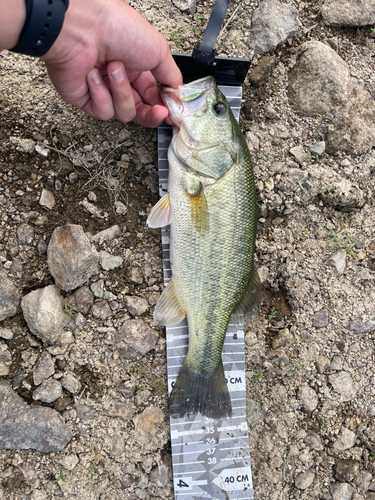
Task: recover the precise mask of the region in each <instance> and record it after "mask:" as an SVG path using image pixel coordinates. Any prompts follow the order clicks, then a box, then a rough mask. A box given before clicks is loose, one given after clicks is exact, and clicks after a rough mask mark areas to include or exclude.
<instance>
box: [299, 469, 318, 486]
mask: <svg viewBox="0 0 375 500" xmlns="http://www.w3.org/2000/svg"><path fill="white" fill-rule="evenodd" d="M314 478H315V474H314V473H313V472H311V471H309V470H308V471H306V472H299V473H298V474H297V475H296V478H295V480H294V484H295V487H296V488H298V489H299V490H306V489H307V488H308V487H309V486H311V485H312V483H313V481H314Z"/></svg>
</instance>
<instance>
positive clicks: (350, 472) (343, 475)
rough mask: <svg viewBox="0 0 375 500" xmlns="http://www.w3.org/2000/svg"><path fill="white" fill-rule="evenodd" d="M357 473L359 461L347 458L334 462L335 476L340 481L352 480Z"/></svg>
mask: <svg viewBox="0 0 375 500" xmlns="http://www.w3.org/2000/svg"><path fill="white" fill-rule="evenodd" d="M358 473H359V462H357V461H356V460H352V459H351V458H348V459H347V460H338V461H337V463H336V472H335V478H336V479H337V480H338V481H342V482H352V481H353V480H354V478H355V477H356V476H357V475H358Z"/></svg>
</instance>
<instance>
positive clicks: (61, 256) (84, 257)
mask: <svg viewBox="0 0 375 500" xmlns="http://www.w3.org/2000/svg"><path fill="white" fill-rule="evenodd" d="M47 255H48V266H49V270H50V272H51V274H52V276H53V278H54V280H55V282H56V285H57V286H58V287H59V288H61V289H62V290H66V291H68V290H74V289H75V288H77V287H78V286H80V285H82V284H83V283H85V282H86V281H87V280H88V279H89V278H90V277H91V276H92V275H93V274H95V273H97V272H98V260H99V255H98V253H97V251H96V250H95V249H94V248H92V247H91V245H90V242H89V240H88V238H87V236H86V235H85V233H84V232H83V229H82V227H81V226H77V225H75V224H68V225H67V226H61V227H58V228H56V229H55V230H54V232H53V234H52V237H51V241H50V242H49V245H48V252H47Z"/></svg>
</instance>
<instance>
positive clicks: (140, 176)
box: [0, 0, 375, 500]
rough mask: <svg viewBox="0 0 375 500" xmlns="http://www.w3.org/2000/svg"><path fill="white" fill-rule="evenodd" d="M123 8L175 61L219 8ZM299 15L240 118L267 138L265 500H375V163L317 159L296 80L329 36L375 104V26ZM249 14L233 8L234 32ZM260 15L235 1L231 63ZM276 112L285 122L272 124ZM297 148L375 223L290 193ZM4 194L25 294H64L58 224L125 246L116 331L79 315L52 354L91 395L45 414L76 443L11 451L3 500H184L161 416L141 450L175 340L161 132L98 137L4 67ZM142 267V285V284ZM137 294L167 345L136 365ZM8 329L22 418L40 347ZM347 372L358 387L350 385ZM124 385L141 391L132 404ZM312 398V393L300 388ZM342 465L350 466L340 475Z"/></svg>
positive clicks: (36, 75) (32, 72) (314, 121)
mask: <svg viewBox="0 0 375 500" xmlns="http://www.w3.org/2000/svg"><path fill="white" fill-rule="evenodd" d="M129 3H130V4H131V5H132V6H133V7H135V8H136V9H137V10H139V11H140V12H141V13H142V14H143V15H144V16H145V17H146V18H147V19H148V20H149V22H151V23H152V24H153V25H154V26H155V27H156V28H157V29H158V30H159V31H160V32H161V33H162V34H163V35H164V36H165V38H166V39H167V40H168V42H169V45H170V48H171V50H172V51H173V52H179V53H191V51H192V49H193V47H194V46H195V45H196V44H197V43H198V42H199V40H200V39H201V37H202V34H203V32H204V29H205V26H206V22H207V20H208V17H209V15H210V12H211V10H212V7H213V4H214V2H213V1H205V2H197V4H198V5H197V12H196V14H195V15H190V14H186V13H181V12H180V10H179V9H178V7H176V5H174V3H172V2H171V1H170V0H160V1H159V0H158V1H156V0H147V1H143V2H141V1H138V0H137V1H134V2H129ZM291 3H292V4H293V5H294V6H295V7H296V8H297V10H298V15H299V21H300V27H299V32H298V34H297V36H296V37H295V38H294V39H293V40H288V41H287V42H285V43H283V44H281V45H279V47H278V48H277V49H276V51H275V52H274V53H273V54H272V55H273V56H274V60H273V63H272V68H271V70H270V71H269V72H268V73H267V74H266V76H265V78H264V80H263V81H262V82H261V84H260V86H258V87H254V86H253V85H251V83H250V79H249V77H248V78H247V79H246V81H245V84H244V88H243V90H244V101H243V105H242V112H241V120H240V124H241V127H242V130H243V132H244V133H245V134H249V133H251V134H253V136H255V139H254V138H253V139H252V141H253V145H254V149H253V151H252V157H253V162H254V172H255V176H256V183H257V189H258V203H259V209H260V210H259V212H260V213H259V217H260V222H259V226H258V236H257V249H256V261H257V266H258V268H259V269H260V275H261V278H262V281H263V302H262V305H261V308H260V311H259V313H258V315H257V317H256V319H255V321H254V322H253V323H252V324H251V325H248V328H247V331H246V338H245V341H246V363H247V372H246V378H247V393H248V399H249V401H248V405H249V408H248V423H249V433H250V444H251V457H252V471H253V479H254V498H255V499H259V500H287V499H288V500H289V499H301V500H302V499H303V500H307V499H313V498H319V499H327V500H328V499H331V498H333V497H332V495H331V493H330V491H331V489H330V488H331V486H332V485H333V484H336V483H337V484H347V485H351V486H350V487H352V488H353V492H352V496H350V497H349V496H348V497H347V498H348V499H349V500H351V499H353V500H360V499H361V498H362V499H363V498H364V499H368V500H371V499H374V498H375V482H372V481H373V479H372V478H373V474H375V425H374V417H375V387H374V382H375V376H374V361H375V359H374V357H375V354H374V337H375V326H374V328H373V329H371V328H369V330H370V331H368V332H366V331H364V330H366V329H365V328H362V330H361V328H360V327H358V328H356V327H355V324H354V323H353V322H354V321H357V324H360V325H366V324H370V325H371V324H372V323H371V322H372V321H373V322H375V319H374V318H375V308H374V303H375V302H374V301H375V286H374V276H375V217H374V212H375V193H374V185H375V151H374V149H372V150H370V151H368V152H367V153H365V154H363V155H361V156H356V157H350V156H348V155H346V154H344V153H341V152H338V153H337V154H336V155H333V156H330V155H328V154H326V153H324V154H322V155H321V156H319V157H315V158H314V157H312V155H311V154H310V155H309V154H307V152H308V151H310V149H311V147H312V145H313V144H315V143H316V142H318V141H320V140H322V137H323V134H324V126H325V125H324V123H323V124H322V123H321V122H322V118H320V117H319V116H317V117H314V118H304V117H300V116H297V115H296V113H295V112H294V111H293V110H292V109H291V107H290V106H289V103H288V98H287V84H288V80H287V78H288V73H287V69H288V64H289V61H290V60H291V58H292V56H293V53H294V51H295V49H296V47H298V46H299V45H300V44H301V43H303V42H305V41H307V40H324V39H326V38H335V39H337V40H338V42H339V44H340V51H339V54H340V56H341V57H342V58H343V59H344V60H345V61H346V62H347V63H348V65H349V66H350V68H351V70H352V72H353V74H355V75H359V76H358V77H359V78H362V82H363V84H364V86H365V87H366V89H367V90H368V91H369V92H370V94H371V95H372V96H373V97H374V98H375V79H374V78H373V75H374V70H375V57H374V55H373V52H371V50H373V49H371V50H367V49H368V47H369V44H370V43H372V44H374V43H375V42H374V39H372V38H371V35H372V32H371V30H370V28H361V29H351V28H345V29H344V28H332V27H327V26H325V25H324V23H323V21H322V15H321V10H320V9H319V4H318V2H316V1H312V2H307V3H305V2H298V1H292V2H291ZM237 5H238V2H232V3H231V5H230V8H229V13H228V14H227V19H229V17H230V15H231V14H232V13H233V12H234V10H235V8H236V7H237ZM255 7H256V4H250V2H248V1H243V2H241V6H240V8H239V9H238V11H237V13H236V15H235V16H234V17H233V19H232V21H231V22H230V23H229V25H228V27H227V28H226V31H225V32H224V33H223V36H222V38H221V42H222V45H221V46H220V49H219V55H222V56H230V57H244V58H246V57H247V56H248V53H249V48H248V47H249V39H248V30H249V28H250V21H251V13H252V11H253V10H254V8H255ZM365 49H366V50H365ZM259 59H260V58H259V57H256V58H255V60H254V62H253V65H252V69H254V68H255V67H256V64H258V61H259ZM270 107H271V108H273V109H276V110H277V115H278V118H277V120H274V118H272V116H271V114H270ZM283 134H284V135H283ZM253 136H252V137H253ZM14 138H16V139H14ZM18 139H30V140H32V141H34V143H35V144H39V145H40V146H42V148H41V150H42V153H38V152H37V151H35V150H34V149H33V150H32V151H31V152H26V151H23V150H22V148H20V147H19V141H18ZM298 145H302V146H303V148H304V149H305V151H306V160H305V164H304V165H303V166H302V168H301V170H302V171H308V172H311V173H312V174H314V172H315V171H317V169H322V168H323V169H325V170H326V171H333V172H340V174H341V175H343V176H344V177H346V178H348V179H350V180H351V182H352V183H353V184H354V185H355V186H358V189H360V190H361V192H362V193H363V197H364V204H363V207H362V208H357V209H351V210H349V211H343V210H340V209H339V208H338V207H337V206H335V205H334V204H332V203H331V204H330V203H328V202H326V201H325V198H324V194H325V190H326V189H327V188H328V186H326V185H322V186H320V189H321V192H320V193H319V192H318V194H312V195H309V194H308V193H307V194H304V191H303V189H302V190H300V189H298V190H297V189H296V188H295V186H294V187H293V186H290V185H288V184H286V185H284V186H283V182H284V179H285V178H286V177H287V176H288V175H289V173H290V170H289V169H292V168H295V167H296V164H295V163H294V164H292V163H291V157H290V153H289V150H290V149H291V148H292V147H295V146H298ZM297 167H298V165H297ZM0 179H1V181H0V235H1V238H0V257H2V260H0V267H3V266H5V263H6V262H12V263H15V264H14V267H13V273H12V274H11V276H12V280H13V281H14V283H15V284H16V286H17V288H18V289H19V290H20V292H21V294H22V295H25V294H27V293H28V292H30V291H32V290H36V289H39V288H41V287H44V286H46V285H49V284H52V283H53V278H52V276H51V275H50V273H49V270H48V266H47V262H46V254H45V253H43V252H40V251H38V248H40V247H38V244H39V243H40V242H41V241H44V242H45V243H48V241H49V239H50V238H51V235H52V232H53V231H54V229H55V228H56V227H58V226H63V225H66V224H79V225H81V226H82V227H83V229H84V231H85V232H86V233H89V234H91V235H94V234H96V233H97V232H99V231H101V230H104V229H107V228H109V227H111V226H113V225H118V226H119V227H120V229H121V232H122V237H121V238H115V239H113V240H112V241H109V242H107V243H104V244H102V245H99V244H97V245H96V246H97V249H98V251H99V250H103V249H105V250H108V251H109V252H110V253H111V254H113V255H118V256H121V257H122V258H123V259H124V264H123V265H122V266H121V267H120V268H118V269H116V270H115V271H104V270H103V271H101V273H100V275H98V276H97V277H96V279H103V281H104V286H105V290H106V291H108V292H111V293H112V294H114V295H115V296H116V305H115V306H113V307H112V306H111V308H112V315H111V316H110V317H109V318H107V319H98V318H95V317H94V316H93V315H92V314H91V313H87V314H86V315H84V316H85V317H84V326H83V327H82V332H79V336H77V335H75V341H74V343H73V344H72V345H71V346H70V348H69V350H68V351H67V352H66V353H64V354H56V355H55V356H54V357H55V358H56V359H55V366H56V369H55V377H57V378H58V377H59V376H61V375H62V374H63V373H65V372H66V371H70V372H71V373H73V374H74V375H75V377H76V378H77V379H78V380H79V382H80V384H81V386H82V391H80V392H79V393H77V394H71V393H69V392H68V391H66V390H64V394H63V396H62V397H61V398H60V399H58V400H57V401H55V402H54V403H51V404H49V405H48V404H46V403H42V404H43V405H46V406H51V407H53V408H55V409H57V410H58V411H59V412H60V413H61V415H62V417H63V419H64V421H65V423H66V425H67V426H68V428H69V430H70V431H71V432H72V434H73V438H72V440H71V442H70V443H69V445H68V446H67V447H66V449H64V450H63V451H62V452H60V453H51V454H42V453H38V452H35V451H32V450H28V451H15V450H2V451H0V499H6V500H20V499H31V500H43V499H55V498H66V499H69V500H77V499H79V498H83V499H85V500H97V499H98V500H99V499H100V500H112V499H113V500H114V499H132V500H133V499H136V498H141V499H142V498H146V499H147V498H165V499H172V498H174V496H173V485H172V470H171V449H170V438H169V434H170V429H169V422H168V419H167V417H165V418H164V419H163V421H162V422H161V425H160V426H159V428H158V430H157V433H155V436H154V438H155V439H154V440H153V441H152V443H150V445H149V446H140V444H139V441H138V440H137V428H138V426H139V422H140V420H142V419H143V418H145V414H144V411H145V410H146V409H147V408H148V407H152V408H154V409H155V408H156V409H160V410H161V411H162V412H163V414H164V415H165V412H166V402H167V391H166V387H165V383H166V353H165V332H164V330H163V328H160V327H158V326H157V325H156V324H155V323H154V321H153V319H152V311H153V306H154V304H155V303H156V300H157V298H158V296H159V294H160V292H161V290H162V287H163V285H162V276H163V273H162V259H161V241H160V231H159V230H150V229H148V228H146V224H145V222H146V218H147V215H148V213H149V211H150V208H151V207H152V206H153V204H155V203H156V202H157V200H158V197H159V195H158V177H157V143H156V131H155V130H149V129H145V128H143V127H140V126H138V125H134V124H127V125H124V124H121V123H119V122H117V121H115V120H111V121H109V122H100V121H98V120H95V119H93V118H91V117H89V116H87V115H85V114H84V113H82V112H81V111H79V110H76V109H73V108H72V107H70V106H68V105H66V104H64V103H63V102H62V101H61V100H60V98H59V96H58V95H57V93H56V92H55V90H54V88H53V86H52V84H51V83H50V81H49V79H48V76H47V73H46V70H45V67H44V64H43V62H42V61H39V60H34V59H31V58H28V57H24V56H20V55H16V54H12V53H10V52H6V51H4V52H2V53H0ZM42 189H47V190H48V191H51V192H52V193H53V195H54V198H55V204H54V206H53V208H51V209H48V208H46V207H43V206H41V205H40V204H39V199H40V195H41V192H42ZM90 192H92V193H94V194H95V195H96V197H93V196H92V195H90V196H91V199H94V201H92V203H93V204H94V205H95V207H97V209H98V211H97V212H96V213H95V214H94V215H93V214H91V213H90V212H89V211H88V210H87V209H85V208H84V206H83V205H82V202H83V201H84V200H85V198H87V197H88V196H89V193H90ZM116 201H121V202H122V203H123V204H124V205H125V206H126V211H125V212H124V213H122V214H119V213H116V208H115V202H116ZM24 223H27V224H29V225H31V226H32V227H33V229H34V233H35V237H34V240H33V243H32V244H31V245H28V246H27V245H22V244H20V243H19V240H18V237H17V229H18V228H19V226H20V225H21V224H24ZM337 250H340V251H341V252H342V253H344V254H345V271H344V273H343V274H341V276H339V277H337V276H336V275H335V273H334V270H333V268H332V267H330V266H327V265H326V262H327V261H328V259H329V258H330V257H331V256H332V254H334V253H335V252H336V251H337ZM135 268H136V269H138V270H139V272H140V275H141V276H142V278H141V279H140V280H138V281H139V282H138V283H137V281H136V280H135V279H134V275H132V271H133V270H134V269H135ZM5 269H9V268H6V267H5ZM64 295H66V296H67V295H69V294H64ZM125 296H137V297H142V298H144V299H146V301H147V304H148V308H147V311H146V312H145V313H143V314H142V319H143V320H144V321H145V322H146V323H147V324H149V325H150V326H151V328H152V329H154V330H156V331H157V332H158V333H159V340H158V342H157V345H156V348H155V349H153V350H151V351H150V352H149V353H148V354H146V355H145V356H144V357H143V358H142V359H140V360H139V361H130V360H127V359H124V358H122V357H119V356H118V351H117V349H116V340H115V331H116V329H117V328H119V327H120V326H121V325H122V324H123V322H124V321H125V320H127V319H131V318H133V315H132V314H131V313H130V312H129V311H128V310H127V309H126V308H125V306H124V297H125ZM113 302H115V301H113ZM112 305H113V304H112ZM322 311H323V313H322ZM72 313H73V314H75V313H76V312H75V311H73V312H72ZM319 314H320V316H319ZM326 317H327V318H328V319H327V321H326V322H325V320H324V318H326ZM319 318H323V326H322V327H320V325H319V324H318V320H319ZM358 322H360V323H358ZM353 324H354V326H353ZM314 325H315V326H314ZM0 326H1V327H3V328H10V329H11V330H12V331H13V333H14V336H13V338H12V339H11V340H3V341H2V342H3V343H4V344H6V346H7V349H8V350H9V352H10V354H11V358H12V364H11V365H10V371H9V374H8V375H6V376H5V377H4V379H5V380H8V381H10V382H12V379H13V378H14V377H15V376H16V375H17V374H18V373H19V372H20V370H24V372H23V373H24V375H23V377H24V381H25V382H26V383H23V384H20V385H19V386H18V388H16V389H15V390H16V392H17V393H18V394H19V395H20V396H21V397H22V398H23V399H24V400H25V401H26V402H27V403H29V404H41V403H40V402H36V401H34V400H33V399H32V397H31V395H32V392H33V391H34V389H35V386H34V384H33V377H32V373H33V368H34V366H35V364H36V362H37V360H38V359H39V357H40V355H41V354H42V353H43V351H44V350H45V347H44V346H42V345H41V343H40V342H39V341H38V340H37V339H35V337H33V336H32V335H30V332H29V330H28V328H27V324H26V322H25V320H24V319H23V316H22V312H21V311H20V312H19V313H18V314H17V315H16V316H14V317H12V318H8V319H6V320H5V321H3V322H2V324H1V325H0ZM325 360H326V361H325ZM324 363H326V366H325V367H324ZM342 374H345V377H346V375H347V376H348V377H349V378H348V379H345V377H344V380H343V379H342V378H340V376H342ZM124 385H125V386H126V387H127V388H130V389H129V390H127V391H125V392H124V389H123V387H124ZM306 387H307V388H308V389H309V390H308V391H306V392H305V393H304V392H303V390H302V389H301V388H306ZM310 390H312V392H311V391H310ZM309 391H310V392H309ZM306 394H307V396H306ZM315 398H316V403H317V404H316V405H315V407H314V408H313V409H312V408H311V404H312V403H311V401H313V400H314V399H315ZM116 401H120V402H122V403H126V404H127V405H128V406H129V408H130V409H131V414H130V415H128V416H127V417H126V416H125V417H124V416H121V415H120V416H119V415H118V414H116V413H115V412H112V413H111V408H112V407H113V402H116ZM77 405H78V406H79V405H81V406H85V407H87V408H89V409H90V412H89V414H88V416H87V415H86V416H85V415H82V414H79V411H78V410H77ZM309 405H310V406H309ZM346 430H349V431H350V432H351V433H354V435H355V436H354V442H353V443H352V445H351V446H350V447H348V448H347V449H344V450H341V449H340V447H339V446H338V445H337V442H338V440H339V439H340V436H342V434H343V432H344V434H345V432H346ZM351 435H352V434H351ZM341 463H344V464H346V469H345V471H346V472H344V473H343V472H342V468H341V469H340V467H341V466H340V464H341ZM338 470H339V472H338ZM307 471H308V472H310V473H312V474H313V476H311V474H310V476H309V477H312V481H311V484H310V485H309V486H308V487H306V488H300V487H299V486H301V482H299V479H298V477H299V475H300V474H301V473H306V472H307ZM340 471H341V472H340ZM163 474H164V476H163ZM374 480H375V476H374ZM364 484H365V486H363V485H364ZM361 488H362V489H361ZM354 491H355V492H356V493H354ZM355 494H357V495H358V496H357V497H355V496H353V495H355ZM335 498H336V497H335ZM337 498H339V497H337ZM342 498H344V497H342Z"/></svg>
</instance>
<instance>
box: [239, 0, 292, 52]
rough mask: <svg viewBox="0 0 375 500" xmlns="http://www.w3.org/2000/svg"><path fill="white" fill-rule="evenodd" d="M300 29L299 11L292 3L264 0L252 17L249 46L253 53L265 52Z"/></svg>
mask: <svg viewBox="0 0 375 500" xmlns="http://www.w3.org/2000/svg"><path fill="white" fill-rule="evenodd" d="M297 31H298V13H297V9H296V8H295V7H293V6H292V5H289V4H285V3H280V2H278V1H277V0H264V1H263V2H261V4H260V6H259V7H257V8H256V9H255V10H254V12H253V16H252V19H251V28H250V35H249V47H250V51H251V52H252V54H265V53H266V52H269V51H271V50H274V49H276V47H277V46H278V44H279V43H281V42H285V40H287V39H288V38H292V37H293V36H294V35H295V34H296V33H297Z"/></svg>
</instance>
